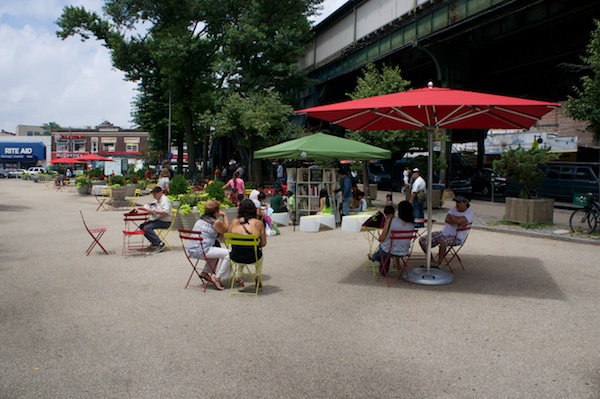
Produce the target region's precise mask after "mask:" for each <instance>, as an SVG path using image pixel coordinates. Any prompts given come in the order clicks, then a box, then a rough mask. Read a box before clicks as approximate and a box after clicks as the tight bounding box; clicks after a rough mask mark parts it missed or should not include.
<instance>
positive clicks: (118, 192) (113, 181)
mask: <svg viewBox="0 0 600 399" xmlns="http://www.w3.org/2000/svg"><path fill="white" fill-rule="evenodd" d="M108 181H109V186H110V188H111V191H112V200H113V204H112V205H113V206H114V207H116V208H118V207H122V206H125V205H126V204H128V201H126V200H125V196H126V194H127V187H126V186H124V184H125V178H124V177H123V176H121V175H114V176H110V178H109V180H108Z"/></svg>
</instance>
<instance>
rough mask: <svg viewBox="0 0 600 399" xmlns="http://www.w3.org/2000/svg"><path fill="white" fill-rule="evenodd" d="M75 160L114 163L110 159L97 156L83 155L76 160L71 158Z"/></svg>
mask: <svg viewBox="0 0 600 399" xmlns="http://www.w3.org/2000/svg"><path fill="white" fill-rule="evenodd" d="M73 159H75V160H76V161H77V162H89V161H92V162H98V161H104V162H114V161H113V160H112V159H110V158H105V157H103V156H101V155H98V154H85V155H80V156H78V157H77V158H73Z"/></svg>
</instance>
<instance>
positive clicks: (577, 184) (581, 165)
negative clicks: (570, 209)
mask: <svg viewBox="0 0 600 399" xmlns="http://www.w3.org/2000/svg"><path fill="white" fill-rule="evenodd" d="M599 166H600V163H598V162H548V163H547V164H546V168H545V173H546V175H545V176H544V179H543V180H542V184H541V185H540V187H538V188H537V189H536V190H535V193H536V194H537V196H539V197H545V198H554V199H555V200H556V201H559V202H566V203H572V202H573V197H574V196H575V194H582V193H589V192H591V193H594V194H595V195H596V196H597V195H598V173H599V170H598V169H599ZM522 188H523V185H522V184H517V183H514V182H513V181H511V178H510V176H508V181H507V184H506V195H508V196H511V197H518V196H519V193H520V192H521V189H522Z"/></svg>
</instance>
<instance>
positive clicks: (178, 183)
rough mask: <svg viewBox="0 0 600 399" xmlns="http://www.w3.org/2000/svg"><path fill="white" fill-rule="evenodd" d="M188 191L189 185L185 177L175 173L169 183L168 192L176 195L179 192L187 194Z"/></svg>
mask: <svg viewBox="0 0 600 399" xmlns="http://www.w3.org/2000/svg"><path fill="white" fill-rule="evenodd" d="M188 191H189V185H188V182H187V180H186V179H185V177H184V176H183V175H175V176H174V177H173V179H172V180H171V182H170V183H169V194H170V195H175V196H176V195H179V194H187V193H188Z"/></svg>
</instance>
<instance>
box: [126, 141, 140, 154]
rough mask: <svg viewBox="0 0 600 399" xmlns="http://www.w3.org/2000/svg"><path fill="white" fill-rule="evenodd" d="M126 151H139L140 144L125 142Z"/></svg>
mask: <svg viewBox="0 0 600 399" xmlns="http://www.w3.org/2000/svg"><path fill="white" fill-rule="evenodd" d="M125 151H127V152H138V145H137V144H130V143H127V144H125Z"/></svg>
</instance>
